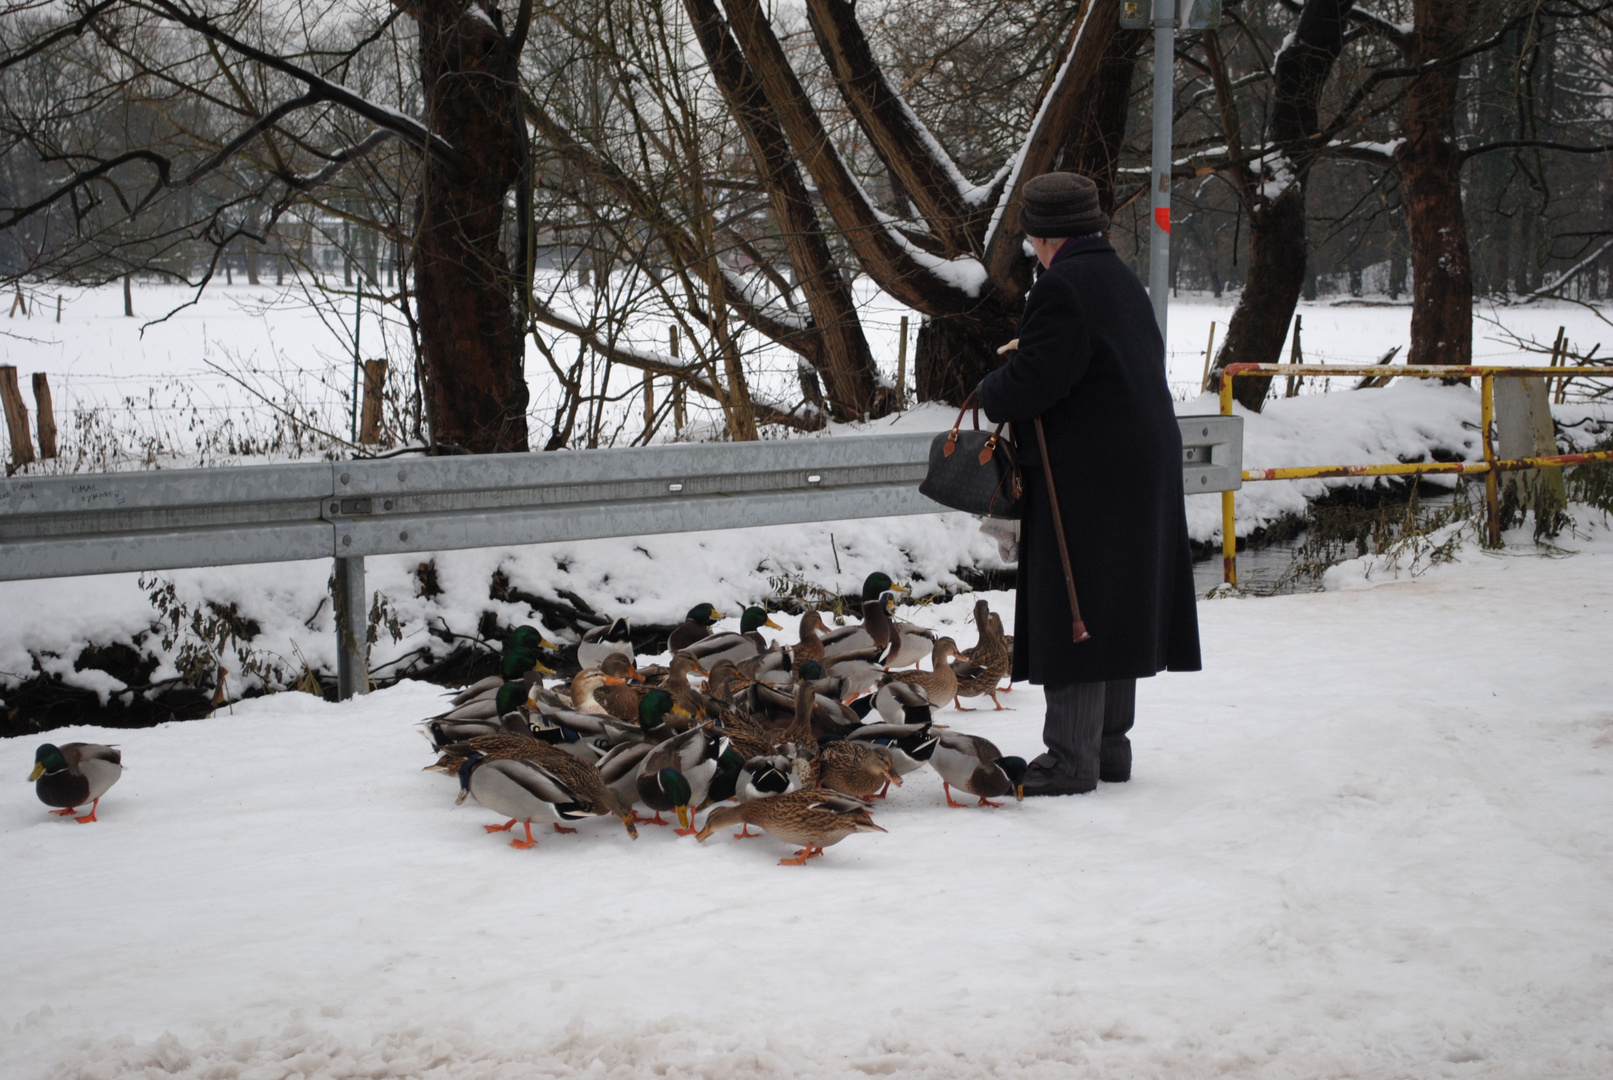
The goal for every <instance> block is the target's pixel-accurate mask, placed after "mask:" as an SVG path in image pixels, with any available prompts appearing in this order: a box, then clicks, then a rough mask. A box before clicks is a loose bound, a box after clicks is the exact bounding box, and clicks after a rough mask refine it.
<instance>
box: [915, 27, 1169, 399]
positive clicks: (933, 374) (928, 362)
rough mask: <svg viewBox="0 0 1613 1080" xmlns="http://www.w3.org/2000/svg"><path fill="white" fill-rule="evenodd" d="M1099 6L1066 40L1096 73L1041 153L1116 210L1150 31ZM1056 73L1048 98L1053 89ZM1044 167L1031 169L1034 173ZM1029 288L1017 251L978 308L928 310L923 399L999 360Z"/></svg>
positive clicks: (960, 386)
mask: <svg viewBox="0 0 1613 1080" xmlns="http://www.w3.org/2000/svg"><path fill="white" fill-rule="evenodd" d="M1096 6H1097V7H1098V8H1099V11H1098V15H1097V19H1098V21H1097V22H1096V23H1095V24H1094V25H1093V26H1092V30H1093V31H1094V38H1093V39H1092V40H1091V41H1089V42H1086V43H1084V45H1083V43H1078V42H1074V41H1072V42H1071V43H1069V44H1070V46H1071V47H1086V48H1089V49H1090V48H1093V47H1094V43H1096V47H1097V50H1098V51H1097V52H1096V53H1095V59H1094V60H1092V61H1089V64H1088V67H1089V70H1090V71H1091V74H1090V76H1088V78H1087V79H1086V80H1083V82H1082V85H1083V86H1084V87H1090V90H1089V91H1088V92H1086V93H1084V94H1081V95H1078V96H1074V97H1072V99H1071V104H1070V105H1069V106H1068V108H1069V110H1070V116H1069V118H1068V120H1067V122H1066V124H1065V126H1064V128H1063V130H1062V131H1060V132H1058V133H1057V134H1056V140H1057V141H1056V142H1054V141H1052V139H1049V141H1048V142H1047V144H1046V145H1045V147H1043V148H1041V149H1040V151H1039V152H1041V153H1045V155H1046V161H1047V164H1048V165H1056V167H1057V168H1058V169H1060V170H1063V171H1067V172H1078V173H1081V174H1082V175H1084V176H1087V177H1089V178H1090V179H1091V180H1092V181H1093V182H1094V183H1096V184H1097V185H1098V198H1099V203H1100V205H1101V206H1102V207H1103V210H1104V212H1105V213H1109V212H1111V211H1112V210H1113V209H1114V199H1115V174H1116V170H1117V169H1118V167H1119V164H1120V147H1121V145H1122V144H1123V143H1124V142H1125V137H1126V119H1127V112H1126V106H1127V104H1128V102H1129V101H1130V96H1131V83H1132V75H1133V72H1134V71H1135V69H1136V66H1137V55H1138V52H1139V51H1140V50H1141V49H1142V47H1143V46H1144V45H1145V44H1147V42H1148V41H1150V40H1151V38H1152V35H1151V34H1149V33H1148V31H1146V30H1140V31H1130V30H1112V29H1111V24H1110V23H1109V22H1108V21H1107V20H1108V19H1110V18H1114V17H1115V14H1116V13H1115V12H1113V11H1110V10H1108V9H1107V7H1106V6H1105V5H1096ZM1051 78H1052V76H1049V79H1050V82H1049V85H1048V86H1047V87H1045V88H1044V91H1043V92H1044V95H1045V94H1046V93H1051V92H1053V90H1054V87H1053V86H1052V84H1051ZM1050 134H1052V133H1050ZM1029 149H1031V150H1038V147H1036V146H1031V147H1029ZM1045 168H1046V166H1043V167H1042V169H1041V170H1037V169H1032V170H1031V171H1030V173H1029V175H1036V172H1037V171H1045ZM1025 178H1026V179H1028V178H1029V176H1027V177H1025ZM1018 215H1019V210H1018V207H1017V204H1016V205H1013V206H1010V208H1009V210H1008V216H1009V218H1010V220H1009V221H1007V222H1006V223H1005V225H1004V226H1003V227H1005V228H1006V229H1007V230H1008V233H1009V234H1011V236H1012V238H1013V240H1014V241H1015V242H1016V243H1017V242H1018V237H1019V227H1018ZM987 258H988V260H989V259H990V255H989V254H988V256H987ZM1001 278H1007V279H1008V281H1011V282H1012V283H1013V286H1014V288H1013V289H1012V290H1010V289H1008V288H1004V287H1003V285H1004V282H1002V281H1000V280H999V279H1001ZM993 285H995V286H996V288H993V287H992V286H993ZM1030 286H1031V263H1030V262H1029V261H1028V260H1026V259H1024V258H1023V257H1018V256H1017V255H1016V257H1015V258H1014V260H1013V262H1012V263H1011V264H1010V265H1009V266H1008V267H1007V268H1006V273H1005V274H999V275H998V276H997V277H994V278H992V279H991V281H990V282H989V283H988V285H987V288H986V290H984V291H985V292H986V298H985V299H984V300H982V302H981V303H980V304H978V305H976V306H975V307H974V308H973V309H971V310H970V311H967V312H965V313H963V314H961V315H930V316H929V317H928V318H926V319H924V321H923V322H921V323H920V324H919V331H918V340H917V341H916V342H915V344H914V349H913V384H914V390H915V393H916V396H917V397H918V400H920V401H945V402H951V403H954V404H959V403H962V401H963V399H964V398H965V397H967V396H968V395H969V393H970V392H971V391H973V390H974V388H975V386H976V385H978V384H979V382H980V380H981V379H983V378H985V377H986V376H987V375H988V374H990V373H991V372H992V371H994V370H996V369H997V368H998V367H999V366H1000V365H1001V364H1002V362H1003V358H1002V357H1001V356H998V355H997V348H998V346H1000V345H1003V344H1005V343H1006V342H1009V341H1011V340H1013V338H1014V337H1015V336H1016V335H1017V334H1018V333H1019V314H1020V311H1021V309H1022V308H1023V307H1024V303H1025V298H1024V294H1025V292H1026V291H1028V290H1029V288H1030Z"/></svg>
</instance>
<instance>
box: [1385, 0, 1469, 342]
mask: <svg viewBox="0 0 1613 1080" xmlns="http://www.w3.org/2000/svg"><path fill="white" fill-rule="evenodd" d="M1470 8H1471V5H1470V4H1468V3H1467V2H1466V0H1417V3H1416V11H1415V23H1414V27H1415V29H1414V33H1413V40H1412V46H1411V49H1410V50H1409V52H1410V55H1409V56H1408V57H1407V59H1408V60H1409V61H1410V62H1411V63H1412V64H1423V63H1427V62H1429V61H1432V60H1438V59H1440V58H1441V57H1446V56H1452V55H1454V54H1455V53H1457V52H1459V51H1460V50H1461V47H1462V43H1463V41H1464V40H1465V39H1466V35H1467V26H1468V18H1469V11H1470ZM1460 77H1461V65H1460V64H1447V65H1445V66H1444V67H1439V68H1435V69H1434V70H1432V71H1428V72H1425V73H1424V74H1422V75H1421V76H1420V77H1418V78H1416V79H1413V80H1412V82H1411V85H1410V86H1409V87H1407V89H1406V105H1405V116H1404V119H1403V120H1402V121H1401V136H1402V137H1403V138H1404V140H1405V141H1404V142H1403V143H1402V144H1401V146H1400V149H1399V152H1398V153H1397V155H1396V159H1395V165H1396V168H1397V169H1398V171H1399V173H1400V188H1401V191H1402V197H1403V199H1404V200H1405V205H1406V231H1407V232H1408V233H1409V234H1410V240H1411V274H1412V282H1411V290H1412V306H1411V352H1410V354H1409V355H1408V356H1407V358H1406V359H1407V362H1408V363H1411V364H1469V363H1472V360H1473V269H1472V263H1471V259H1470V254H1469V250H1468V243H1467V223H1466V221H1465V220H1464V218H1463V215H1462V158H1461V155H1460V152H1459V150H1458V148H1457V145H1456V92H1457V89H1458V84H1459V80H1460Z"/></svg>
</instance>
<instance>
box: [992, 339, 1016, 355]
mask: <svg viewBox="0 0 1613 1080" xmlns="http://www.w3.org/2000/svg"><path fill="white" fill-rule="evenodd" d="M1017 348H1019V339H1018V338H1015V339H1014V340H1013V341H1010V342H1009V343H1008V344H1007V345H1003V346H1001V347H1000V348H998V350H997V355H998V356H1003V355H1005V354H1007V353H1011V352H1013V351H1014V350H1015V349H1017Z"/></svg>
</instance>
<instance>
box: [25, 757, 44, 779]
mask: <svg viewBox="0 0 1613 1080" xmlns="http://www.w3.org/2000/svg"><path fill="white" fill-rule="evenodd" d="M44 775H45V765H44V763H43V762H39V761H36V762H34V771H33V772H31V773H29V774H28V779H30V780H38V779H39V778H40V777H41V776H44Z"/></svg>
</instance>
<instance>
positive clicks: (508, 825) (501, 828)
mask: <svg viewBox="0 0 1613 1080" xmlns="http://www.w3.org/2000/svg"><path fill="white" fill-rule="evenodd" d="M482 828H484V829H486V830H487V831H488V832H509V831H510V830H511V829H513V828H515V819H514V818H511V819H510V820H508V821H506V822H505V823H504V824H502V825H483V826H482Z"/></svg>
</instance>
